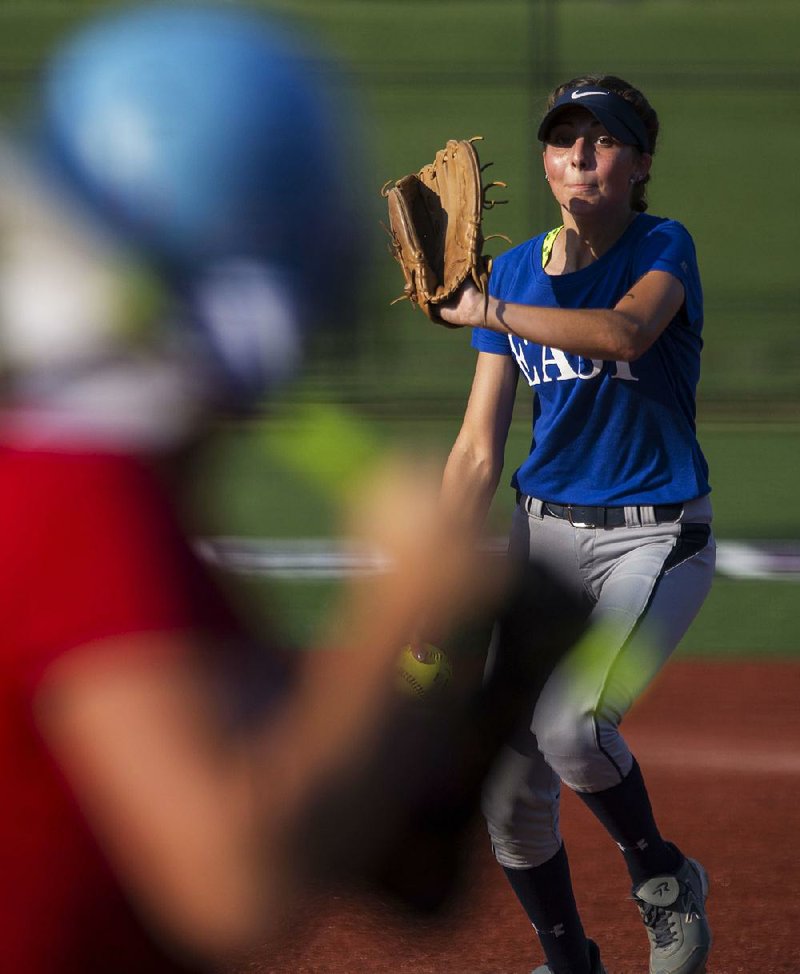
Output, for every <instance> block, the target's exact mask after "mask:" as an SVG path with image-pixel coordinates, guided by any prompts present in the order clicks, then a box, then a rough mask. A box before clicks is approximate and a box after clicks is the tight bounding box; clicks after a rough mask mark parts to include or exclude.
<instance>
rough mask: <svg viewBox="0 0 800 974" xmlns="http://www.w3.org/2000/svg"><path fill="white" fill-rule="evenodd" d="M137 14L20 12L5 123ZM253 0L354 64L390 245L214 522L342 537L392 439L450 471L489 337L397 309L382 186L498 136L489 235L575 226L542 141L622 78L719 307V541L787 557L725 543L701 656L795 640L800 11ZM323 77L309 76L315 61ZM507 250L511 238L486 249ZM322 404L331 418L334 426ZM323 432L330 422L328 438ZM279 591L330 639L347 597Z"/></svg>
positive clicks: (236, 448) (349, 70)
mask: <svg viewBox="0 0 800 974" xmlns="http://www.w3.org/2000/svg"><path fill="white" fill-rule="evenodd" d="M119 5H120V4H118V3H115V2H105V3H100V2H86V0H24V2H13V0H5V2H3V3H2V4H0V110H2V112H3V113H4V114H5V115H6V117H9V118H14V117H17V116H18V115H19V114H20V113H21V112H22V111H23V110H24V107H25V103H26V100H27V99H28V98H29V97H31V95H30V91H31V84H32V82H33V81H35V78H36V71H37V67H38V65H39V63H40V61H41V58H42V56H43V55H44V54H45V53H47V52H48V51H49V50H50V47H51V45H52V43H53V41H54V40H55V39H56V38H57V37H60V36H61V34H62V32H63V31H64V30H66V29H68V28H69V27H70V26H72V25H73V24H75V23H77V22H79V21H80V20H81V19H83V18H85V17H88V16H91V15H92V14H94V13H96V12H97V11H98V10H101V9H104V8H110V7H114V6H119ZM254 5H255V6H262V7H264V8H266V9H270V10H277V11H279V12H281V13H283V14H285V15H286V16H287V17H289V18H290V19H291V20H292V21H294V22H295V23H298V24H300V25H301V26H305V27H306V28H308V30H310V32H311V33H312V35H313V36H315V37H316V38H317V40H318V41H320V42H321V44H322V45H323V46H324V47H325V48H326V49H327V51H328V52H329V53H331V54H333V55H334V57H335V58H336V59H337V61H338V62H339V67H340V69H343V70H340V73H338V74H337V76H336V78H335V79H334V78H331V83H332V84H337V85H340V84H346V85H347V86H348V87H349V88H350V89H351V91H350V95H351V97H352V99H353V106H354V107H353V110H354V111H356V112H358V113H359V114H360V115H362V119H361V121H362V125H363V129H364V133H365V142H366V145H365V149H364V164H363V171H362V172H361V173H359V174H357V178H358V179H360V180H363V183H364V190H363V192H364V194H365V205H366V206H367V208H368V209H369V210H370V212H369V216H368V222H369V226H370V229H371V232H372V237H371V238H370V240H369V244H368V248H367V249H368V250H369V254H368V255H367V256H368V263H367V265H366V267H365V268H362V269H361V271H360V274H361V275H362V276H363V287H362V289H361V293H360V296H359V299H358V301H357V302H356V303H355V304H354V307H353V309H352V314H353V316H355V317H358V320H359V328H358V330H357V331H355V332H353V333H350V332H347V333H345V337H344V339H343V341H339V342H336V341H332V340H331V339H330V338H329V337H328V338H326V339H325V340H324V341H323V342H321V343H320V345H319V347H318V348H316V349H314V350H313V354H312V355H311V356H310V358H309V361H308V363H307V365H306V368H305V370H304V373H303V375H302V377H301V379H300V381H299V382H297V383H296V384H294V385H292V386H291V387H288V388H287V389H286V390H285V391H284V393H283V396H282V398H281V400H280V402H272V403H268V404H265V409H264V411H263V414H262V415H261V416H260V417H258V418H256V419H251V420H249V421H248V422H247V423H246V424H239V425H237V426H231V427H229V428H228V429H227V430H226V433H227V435H226V436H225V437H224V438H222V439H221V440H220V443H219V445H218V447H217V451H218V452H217V453H216V454H214V453H213V450H212V451H211V454H210V455H209V460H208V462H209V464H213V465H214V469H215V470H216V471H219V470H220V469H222V470H223V471H224V476H223V478H222V481H223V482H222V484H221V485H220V483H219V480H220V478H219V477H217V478H215V481H214V483H215V485H216V486H215V487H214V489H213V490H204V485H203V484H202V483H199V484H198V505H199V506H200V507H201V508H202V509H203V510H204V511H205V513H206V516H207V523H208V527H209V532H210V533H213V534H215V535H220V536H222V535H224V536H249V537H259V538H263V537H269V538H276V537H277V538H286V539H290V538H291V539H295V538H301V539H302V538H317V537H324V536H326V535H329V534H330V533H331V532H334V531H335V527H334V523H335V522H334V512H335V507H336V484H338V483H339V482H340V481H341V480H342V470H343V469H344V470H346V469H347V468H348V462H349V460H348V457H350V459H351V460H352V468H353V471H355V473H354V475H355V476H357V471H358V464H359V463H362V462H367V460H368V456H369V454H370V452H371V451H373V450H375V449H379V447H380V444H381V443H390V442H391V443H397V442H399V443H401V444H409V445H411V446H412V447H413V448H414V449H415V450H419V449H426V450H429V451H431V452H432V453H433V454H434V455H435V456H441V457H442V459H443V458H444V456H445V455H446V451H447V450H448V448H449V445H450V444H451V442H452V440H453V438H454V436H455V434H456V432H457V429H458V425H459V422H460V417H461V413H462V410H463V407H464V404H465V402H466V398H467V395H468V392H469V385H470V380H471V372H472V368H473V363H474V352H473V351H472V350H471V348H470V345H469V334H468V332H466V331H464V332H452V331H450V330H445V329H439V328H437V327H435V326H433V325H432V324H430V323H429V322H428V321H427V319H426V318H424V316H423V315H422V314H420V313H419V312H415V311H414V309H413V308H412V307H411V306H410V305H409V304H408V303H407V302H401V303H399V304H396V305H394V306H390V301H391V300H392V299H393V298H395V297H397V296H398V295H399V294H400V293H401V292H402V287H401V277H400V272H399V269H398V268H397V266H396V265H395V264H394V262H393V261H392V259H391V258H390V256H389V254H388V252H387V247H388V237H387V235H386V233H385V231H384V229H383V228H382V227H381V225H380V224H381V221H382V220H385V216H384V200H383V199H381V197H380V187H381V186H382V185H383V184H384V183H385V182H386V180H388V179H395V178H399V177H400V176H402V175H404V174H405V173H406V172H409V171H413V170H416V169H418V168H420V166H421V165H423V164H424V163H426V162H427V161H429V159H431V158H432V156H433V154H434V152H435V151H436V149H437V148H439V147H440V146H441V145H442V144H444V142H445V141H446V140H447V139H448V138H468V137H471V136H474V135H480V136H483V142H481V143H478V148H479V152H480V155H481V161H482V162H484V163H485V162H493V163H494V165H493V166H492V167H491V168H490V169H489V170H488V172H487V174H486V178H487V179H500V180H503V181H505V182H507V183H508V189H507V190H504V191H500V190H496V191H494V194H493V195H494V196H495V197H499V198H507V199H508V200H509V203H508V204H507V205H505V206H498V207H496V208H495V209H494V210H491V211H489V212H488V213H487V215H486V232H487V233H493V232H496V233H504V234H506V235H508V236H509V237H511V239H512V240H513V241H514V242H515V243H516V242H521V241H522V240H524V239H525V238H527V237H529V236H531V235H533V234H534V233H536V232H539V231H541V230H543V229H547V228H549V227H551V226H553V225H554V224H556V223H557V222H559V221H558V214H557V212H556V210H555V206H554V204H553V202H552V200H551V198H550V194H549V192H548V190H547V187H546V184H545V182H544V180H543V178H542V168H541V161H540V158H539V146H538V144H537V143H536V140H535V130H536V121H537V119H538V117H539V116H540V114H541V112H542V109H543V105H544V99H545V96H546V94H547V91H548V90H549V89H550V88H551V87H552V86H553V85H554V84H556V83H558V82H560V81H563V80H566V79H568V78H570V77H572V76H574V75H577V74H579V73H585V72H594V71H602V72H609V73H614V74H618V75H620V76H622V77H623V78H626V79H627V80H629V81H631V82H632V83H633V84H634V85H636V86H637V87H640V88H642V89H643V90H644V92H645V93H646V94H647V96H648V97H649V99H650V100H651V102H652V103H653V104H654V106H655V107H656V109H657V111H658V112H659V115H660V118H661V123H662V128H661V136H660V144H659V147H658V152H657V155H656V159H655V165H654V171H653V179H652V182H651V184H650V188H649V199H650V212H651V213H654V214H656V215H665V216H670V217H673V218H675V219H678V220H681V221H682V222H684V223H685V224H686V225H687V227H688V228H689V229H690V231H691V232H692V234H693V236H694V238H695V242H696V244H697V248H698V254H699V259H700V268H701V272H702V275H703V283H704V289H705V300H706V324H705V341H706V347H705V350H704V358H703V377H702V380H701V385H700V390H699V399H698V425H699V430H700V439H701V443H702V446H703V448H704V450H705V451H706V453H707V455H708V458H709V461H710V465H711V475H712V486H713V490H714V494H713V497H714V502H715V509H716V533H717V536H718V538H719V539H720V541H721V542H723V543H725V544H727V543H731V544H732V543H746V542H750V541H758V542H770V546H769V547H768V548H767V551H766V554H765V552H764V551H763V550H760V551H759V552H755V553H754V551H753V549H751V548H750V547H747V546H746V545H745V547H744V548H743V549H741V552H740V554H741V553H742V552H743V554H741V558H739V559H738V561H737V560H736V558H733V557H732V556H733V555H734V554H735V553H736V551H737V549H736V548H735V547H727V548H725V550H724V552H722V553H723V554H724V557H723V558H721V559H720V568H721V569H723V570H722V571H721V573H720V578H719V580H718V583H717V585H716V586H715V590H714V592H713V594H712V596H711V598H710V599H709V601H708V603H707V604H706V606H705V608H704V609H703V613H702V615H701V618H700V619H699V620H698V622H697V624H696V625H695V626H694V628H693V629H692V630H691V632H690V634H689V636H688V637H687V639H686V641H685V643H684V649H683V651H684V652H701V651H702V652H711V653H730V652H742V653H786V652H794V651H796V650H797V649H798V639H797V616H798V595H800V589H798V587H797V580H798V578H800V568H799V567H798V566H797V559H796V558H795V552H796V551H797V550H798V549H799V548H800V541H798V539H800V504H798V503H797V494H798V483H799V482H800V275H799V274H798V270H797V256H796V249H797V248H796V240H795V237H796V225H797V219H798V203H797V190H796V185H795V184H796V168H797V159H798V157H799V156H800V124H799V123H800V59H798V56H797V51H798V41H800V4H798V3H797V0H762V2H761V3H759V4H753V3H751V2H750V0H441V2H437V0H285V2H283V3H278V2H269V0H263V2H262V3H260V4H258V3H257V4H254ZM319 70H321V69H320V66H319V65H318V64H309V71H319ZM370 208H371V209H370ZM506 247H507V244H506V243H504V242H503V241H502V240H493V241H490V242H489V244H488V245H487V252H488V253H490V254H492V253H494V254H496V253H499V252H501V250H502V249H505V248H506ZM321 408H322V409H327V410H328V412H326V413H325V417H324V418H323V419H321V418H320V415H321V414H320V412H319V410H320V409H321ZM529 410H530V405H529V396H528V395H527V392H526V390H524V389H522V388H521V389H520V394H519V395H518V403H517V409H516V415H515V422H514V427H513V430H512V434H511V439H510V441H509V447H508V450H507V454H506V463H507V475H506V474H504V479H503V483H504V484H505V483H507V480H508V477H509V476H510V472H511V469H513V467H512V464H515V462H516V461H517V459H518V458H521V456H522V455H523V454H524V452H525V451H526V450H527V447H528V440H529V436H530V433H529ZM321 427H322V428H324V429H325V430H327V431H328V432H327V434H326V436H325V437H323V438H322V439H323V441H324V442H322V443H321V442H320V436H319V430H320V428H321ZM315 431H316V432H315ZM287 444H290V445H291V449H287ZM304 444H307V448H305V449H304ZM348 451H350V453H348ZM298 457H299V458H302V457H305V463H303V462H302V461H301V462H298ZM345 479H346V478H345ZM201 480H202V478H201ZM210 482H211V479H210V478H209V483H210ZM512 503H513V497H512V496H511V494H510V491H508V490H507V489H505V488H504V487H501V489H500V491H499V493H498V497H497V499H496V501H495V504H494V506H493V509H492V515H491V518H492V520H491V525H490V526H491V527H492V528H494V529H496V531H497V533H498V535H502V534H503V533H504V531H505V527H506V523H507V520H508V516H509V511H510V506H511V504H512ZM747 558H750V561H749V562H748V561H747ZM742 559H744V561H743V560H742ZM759 559H760V560H759ZM737 565H738V566H739V567H738V568H737V567H736V566H737ZM742 565H745V568H742ZM781 566H783V567H782V568H781ZM787 566H788V568H787ZM255 574H256V573H255V572H254V573H253V575H254V577H253V579H251V581H250V582H249V583H248V584H251V585H252V586H253V588H254V589H255V588H257V586H258V585H259V584H260V583H259V582H258V581H257V579H255ZM276 584H277V585H278V586H279V587H280V586H284V588H285V591H284V592H283V593H282V594H283V595H284V596H285V598H284V602H285V604H286V605H287V606H288V610H287V611H289V613H290V614H291V613H292V612H294V617H293V618H292V619H291V620H290V621H291V624H292V625H294V626H295V627H296V628H298V630H301V631H303V630H304V629H307V628H308V627H309V626H310V625H311V624H312V623H311V621H309V620H312V619H313V616H314V610H315V608H316V607H317V605H318V604H319V603H320V601H324V599H325V589H324V585H321V584H320V583H319V582H313V583H309V582H307V581H306V582H304V583H298V582H297V580H296V579H294V580H289V581H287V580H283V581H280V580H279V581H278V582H277V583H276ZM325 584H328V583H325Z"/></svg>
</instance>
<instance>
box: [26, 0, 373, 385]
mask: <svg viewBox="0 0 800 974" xmlns="http://www.w3.org/2000/svg"><path fill="white" fill-rule="evenodd" d="M333 67H334V66H333V65H332V64H331V63H330V62H329V61H327V59H324V58H322V57H320V55H319V53H318V52H317V51H316V50H314V49H313V48H310V47H309V46H308V45H307V44H305V43H302V42H301V41H299V40H298V37H297V35H296V33H295V32H294V31H293V30H290V29H289V28H288V27H287V26H285V25H283V24H280V23H277V22H275V21H274V20H272V19H265V18H264V17H263V16H262V15H260V14H257V13H256V12H255V11H246V10H244V9H242V8H241V7H235V6H232V5H224V6H218V5H200V6H198V5H196V4H193V5H189V4H157V5H150V6H146V7H140V8H136V9H132V10H128V11H125V12H122V13H119V12H117V13H116V14H112V15H110V16H106V17H103V18H100V19H97V20H94V21H92V22H91V23H89V24H88V25H87V26H85V27H84V28H83V29H81V30H80V31H78V33H77V34H76V35H75V36H74V37H73V38H72V39H70V40H69V41H68V42H67V43H66V44H65V45H63V46H62V47H61V48H60V49H59V50H58V51H57V52H56V54H55V56H54V57H53V58H52V59H51V60H50V62H49V65H48V67H47V70H46V72H45V76H44V85H43V104H42V118H43V125H42V132H41V137H42V143H43V148H44V155H45V158H47V159H48V160H49V161H50V162H51V164H52V168H53V170H54V171H55V173H56V175H57V177H58V178H59V179H60V181H61V182H62V183H63V184H65V185H66V186H67V187H68V189H69V191H70V192H71V193H73V194H74V195H77V197H78V198H79V199H80V200H81V201H82V202H83V203H84V204H87V205H88V209H89V210H90V211H91V212H92V213H93V214H94V215H95V216H96V217H97V218H99V220H100V222H101V223H102V224H103V225H104V226H105V227H106V228H107V229H110V230H111V231H112V233H113V234H115V235H116V236H117V237H118V239H120V240H121V241H122V242H123V243H124V244H125V245H126V246H128V247H132V248H134V249H135V250H136V251H138V252H140V253H141V254H142V255H144V257H145V258H146V259H147V260H148V261H149V262H150V263H151V264H152V265H154V266H155V267H156V268H157V270H158V271H159V273H160V274H161V275H162V276H163V278H164V279H165V280H166V281H167V282H168V283H169V285H170V287H171V289H172V290H173V291H174V292H175V293H177V294H179V295H180V297H181V298H182V299H183V300H182V302H181V305H182V307H183V308H189V309H191V314H190V318H191V320H192V321H193V322H194V324H195V325H196V326H199V331H200V333H201V334H202V335H203V338H204V340H205V342H206V343H207V346H208V348H210V349H211V350H212V351H213V354H214V356H215V358H216V360H217V361H218V363H219V364H220V365H221V367H222V368H221V370H220V371H221V372H222V373H224V374H225V376H226V377H227V379H228V380H229V385H230V386H231V387H235V389H236V391H237V392H238V393H242V392H244V393H246V394H247V395H252V394H253V393H257V392H259V391H261V389H263V388H264V387H265V386H266V385H267V384H269V382H270V381H272V380H274V379H275V378H276V377H279V376H281V375H283V374H285V373H286V372H287V371H290V370H291V368H292V366H293V365H294V364H296V359H297V357H298V351H299V345H300V342H301V338H302V333H303V331H304V329H305V328H307V326H308V325H309V323H310V322H312V321H313V320H314V319H315V318H316V317H319V315H320V311H321V307H322V305H323V303H324V305H325V310H326V313H330V314H331V315H332V316H333V317H335V309H336V305H337V304H338V303H340V302H339V299H338V295H337V294H336V282H337V280H340V279H341V278H342V275H341V274H338V273H337V270H338V269H339V268H340V266H341V265H340V264H338V263H337V261H338V262H342V263H344V262H345V261H346V259H347V255H348V253H349V252H350V250H351V248H353V247H354V246H355V245H356V240H357V238H358V234H359V220H358V218H357V217H356V216H355V214H354V207H353V204H354V201H353V200H352V199H348V198H347V197H346V195H345V194H346V192H347V186H348V185H352V180H350V181H348V179H346V178H345V176H346V172H345V170H346V169H347V168H348V166H349V164H350V162H351V156H346V155H345V153H347V152H351V151H352V147H353V144H354V139H353V132H352V131H351V114H352V113H348V112H346V111H345V110H344V109H343V107H342V101H341V97H340V99H338V100H337V101H333V99H332V95H331V92H332V91H335V90H337V89H338V88H339V87H340V85H339V79H337V78H336V76H335V74H332V71H333ZM340 96H341V92H340Z"/></svg>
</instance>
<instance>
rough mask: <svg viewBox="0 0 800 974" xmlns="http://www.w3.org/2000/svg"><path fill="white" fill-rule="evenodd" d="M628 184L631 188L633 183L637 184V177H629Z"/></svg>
mask: <svg viewBox="0 0 800 974" xmlns="http://www.w3.org/2000/svg"><path fill="white" fill-rule="evenodd" d="M628 182H629V183H630V184H631V186H633V184H634V183H638V182H639V178H638V176H631V177H630V178H629V179H628Z"/></svg>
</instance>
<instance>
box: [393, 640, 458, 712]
mask: <svg viewBox="0 0 800 974" xmlns="http://www.w3.org/2000/svg"><path fill="white" fill-rule="evenodd" d="M415 649H416V651H417V652H416V653H415V651H414V649H412V647H411V646H404V647H403V649H402V651H401V653H400V657H399V659H398V661H397V686H398V689H399V690H400V691H401V692H402V693H403V694H405V695H406V696H410V697H417V698H419V699H423V698H430V697H433V696H436V695H437V694H439V693H441V692H442V691H443V690H444V689H445V687H446V686H447V685H448V684H449V682H450V678H451V677H452V675H453V671H452V668H451V666H450V660H449V659H448V658H447V654H446V653H445V652H444V651H443V650H441V649H439V648H438V647H436V646H432V645H431V644H430V643H421V644H420V645H419V646H417V647H415ZM420 651H421V652H420ZM419 656H424V659H419V658H418V657H419Z"/></svg>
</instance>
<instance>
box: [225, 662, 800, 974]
mask: <svg viewBox="0 0 800 974" xmlns="http://www.w3.org/2000/svg"><path fill="white" fill-rule="evenodd" d="M799 701H800V663H796V662H783V661H782V662H777V661H776V662H763V661H758V662H752V663H739V662H737V663H732V662H723V661H719V662H717V661H713V662H705V661H703V662H701V661H682V660H679V661H675V662H673V663H672V664H671V665H670V666H669V667H667V669H666V671H665V672H664V673H662V675H661V676H660V677H659V679H658V681H657V682H656V684H655V685H654V686H653V687H652V688H651V689H650V690H649V691H648V693H647V694H646V695H645V697H644V699H643V700H642V701H640V702H639V704H638V705H637V707H636V708H635V710H634V711H633V712H632V713H631V714H630V715H629V716H628V718H627V720H626V722H625V734H626V737H627V739H628V741H629V742H630V743H631V745H632V748H633V750H634V752H635V753H636V755H637V757H638V759H639V762H640V764H641V765H642V767H643V769H644V772H645V775H646V778H647V780H648V782H649V785H650V791H651V795H652V799H653V805H654V807H655V809H656V812H657V817H658V819H659V821H660V824H661V826H662V829H663V831H664V833H665V834H666V835H667V836H668V837H669V838H671V839H673V840H674V841H675V842H677V843H678V844H679V845H680V846H681V847H683V848H684V849H685V850H686V851H687V852H689V853H690V854H691V855H693V856H696V857H697V858H699V859H701V860H702V862H703V863H704V864H705V866H706V867H707V869H708V871H709V873H710V876H711V884H712V887H711V899H710V900H709V913H710V918H711V923H712V927H713V931H714V939H715V942H714V948H713V951H712V956H711V961H710V963H709V967H708V974H800V937H799V936H798V927H799V925H800V905H798V904H800V703H799ZM563 829H564V834H565V836H566V840H567V844H568V849H569V854H570V860H571V863H572V871H573V875H574V878H575V887H576V895H577V898H578V902H579V905H580V907H581V910H582V913H583V917H584V922H585V925H586V929H587V932H588V933H589V934H590V935H591V936H593V937H594V938H595V939H596V940H597V941H598V942H599V944H600V946H601V949H602V952H603V960H604V963H605V964H606V966H607V968H608V972H609V974H646V972H647V944H646V938H645V934H644V931H643V929H642V927H641V924H640V922H639V918H638V913H637V912H636V909H635V907H634V906H633V904H632V902H631V901H630V899H629V883H628V879H627V874H626V873H625V870H624V868H623V865H622V860H621V857H620V856H619V853H618V852H617V850H616V848H615V847H614V845H613V843H612V842H611V841H610V840H609V839H608V837H607V836H606V835H605V833H604V832H603V831H602V830H601V829H600V827H599V825H597V823H596V822H595V821H594V820H593V819H592V818H591V816H590V815H589V813H588V812H587V811H586V810H585V809H584V807H583V806H582V805H581V804H580V803H579V802H578V801H577V799H575V797H574V796H573V795H571V794H566V795H565V797H564V803H563ZM473 844H474V849H472V858H471V860H470V866H469V869H468V870H467V879H468V883H467V884H466V885H467V888H466V890H465V892H464V894H463V898H461V899H460V901H459V902H458V903H457V904H454V907H453V910H452V915H451V916H449V917H447V918H445V919H443V920H439V921H437V922H431V921H428V920H426V921H424V922H419V921H415V922H414V923H409V922H408V921H405V920H403V919H401V918H399V917H398V916H397V915H396V914H395V913H394V912H393V911H392V910H391V909H389V908H388V906H386V905H383V904H381V903H376V902H374V901H372V900H365V899H361V898H357V897H344V896H333V895H332V894H330V893H328V894H327V895H324V894H321V895H320V896H319V897H317V898H313V899H310V900H309V902H308V917H307V923H306V924H304V926H303V927H302V928H300V929H296V930H294V931H291V932H287V936H286V938H285V941H284V942H282V943H281V944H280V945H273V946H272V947H271V948H270V949H268V950H264V951H262V952H260V953H259V955H258V956H255V957H253V958H251V959H250V960H249V961H248V962H246V963H244V964H243V965H242V966H241V968H240V971H241V974H245V972H246V974H384V972H386V974H412V972H414V974H527V972H529V971H530V970H531V968H532V967H535V966H536V964H538V963H541V955H540V952H539V949H538V947H537V946H534V939H533V936H532V933H531V931H530V928H529V926H528V923H527V920H526V919H525V917H524V916H523V914H522V912H521V911H520V909H519V907H518V906H517V904H516V901H515V900H514V898H513V896H512V894H511V892H510V890H509V889H508V888H507V887H506V885H505V880H504V879H503V877H502V875H501V873H500V871H499V869H498V868H497V866H496V865H495V864H494V862H493V860H492V859H491V856H490V853H489V850H488V848H487V843H486V840H485V837H484V833H483V829H482V827H480V826H476V831H475V838H474V843H473Z"/></svg>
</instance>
